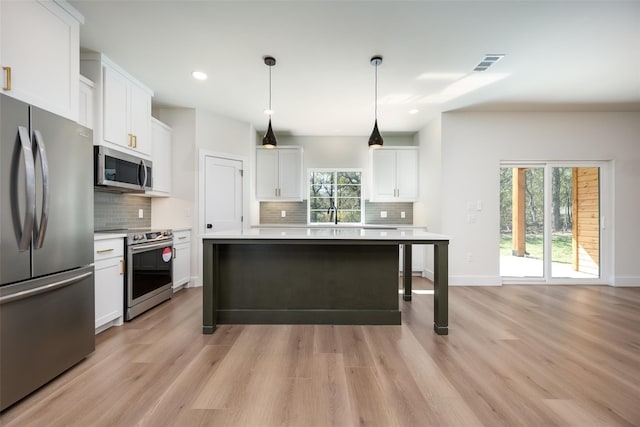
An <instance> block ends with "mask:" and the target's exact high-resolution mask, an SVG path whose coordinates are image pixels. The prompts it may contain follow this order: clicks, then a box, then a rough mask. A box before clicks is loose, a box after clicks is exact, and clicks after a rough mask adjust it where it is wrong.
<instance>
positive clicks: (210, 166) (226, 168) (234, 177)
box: [204, 156, 243, 233]
mask: <svg viewBox="0 0 640 427" xmlns="http://www.w3.org/2000/svg"><path fill="white" fill-rule="evenodd" d="M242 175H243V173H242V162H241V161H240V160H231V159H225V158H221V157H213V156H206V157H205V183H204V186H205V187H204V198H205V212H204V218H205V233H209V232H211V231H220V230H231V229H241V228H242V219H243V218H242Z"/></svg>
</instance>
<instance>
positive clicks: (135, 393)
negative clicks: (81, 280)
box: [0, 278, 640, 427]
mask: <svg viewBox="0 0 640 427" xmlns="http://www.w3.org/2000/svg"><path fill="white" fill-rule="evenodd" d="M429 286H430V285H429V283H428V282H426V281H425V280H424V279H417V278H415V279H414V287H415V288H416V289H420V288H422V289H424V288H428V287H429ZM201 296H202V294H201V288H200V289H197V288H196V289H187V290H184V291H181V292H179V293H177V294H176V295H175V296H174V299H173V300H171V301H170V302H168V303H165V304H163V305H161V306H159V307H157V308H155V309H153V310H151V311H149V312H147V313H145V314H144V315H143V316H141V317H139V318H137V319H135V320H134V321H133V322H130V323H126V324H125V325H124V326H122V327H116V328H111V329H109V330H107V331H106V332H104V333H102V334H100V335H98V337H97V347H96V351H95V352H94V353H93V354H92V355H91V356H90V357H88V358H87V359H86V360H85V361H84V362H82V363H80V364H79V365H77V366H76V367H74V368H73V369H71V370H70V371H68V372H67V373H65V374H63V375H62V376H60V377H59V378H57V379H56V380H54V381H52V382H51V383H49V384H48V385H47V386H45V387H44V388H42V389H41V390H40V391H38V392H36V393H34V394H32V395H31V396H30V397H28V398H27V399H25V400H23V401H22V402H20V403H18V404H17V405H15V406H13V407H12V408H10V409H8V410H7V411H5V412H4V413H3V414H2V416H1V418H0V424H1V425H3V426H6V427H9V426H134V425H143V426H197V425H212V426H243V427H244V426H333V425H336V426H354V425H372V426H430V425H432V426H465V427H466V426H476V425H484V426H501V425H503V426H554V425H559V426H567V425H575V426H599V425H602V426H605V425H606V426H611V425H616V426H617V425H620V426H632V425H636V426H637V425H640V288H612V287H606V286H503V287H453V288H450V302H449V308H450V312H449V324H450V328H449V335H448V336H438V335H435V334H434V333H433V332H432V319H433V305H432V296H431V295H414V297H413V301H412V302H410V303H406V302H403V301H400V305H401V307H402V316H403V324H402V326H304V325H303V326H291V325H276V326H266V325H251V326H232V325H223V326H221V327H220V328H219V329H218V330H217V331H216V332H215V333H214V334H213V335H203V334H202V333H201V323H202V322H201V321H202V318H201V304H202V303H201ZM43 363H46V361H43Z"/></svg>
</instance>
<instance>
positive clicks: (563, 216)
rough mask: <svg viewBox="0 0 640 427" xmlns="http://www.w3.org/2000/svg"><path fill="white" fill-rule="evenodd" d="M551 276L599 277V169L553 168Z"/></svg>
mask: <svg viewBox="0 0 640 427" xmlns="http://www.w3.org/2000/svg"><path fill="white" fill-rule="evenodd" d="M551 176H552V179H551V181H552V182H551V206H552V213H551V217H552V221H551V246H552V247H551V275H552V277H554V278H591V279H597V278H599V277H600V168H598V167H552V168H551Z"/></svg>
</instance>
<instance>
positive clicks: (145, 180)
mask: <svg viewBox="0 0 640 427" xmlns="http://www.w3.org/2000/svg"><path fill="white" fill-rule="evenodd" d="M141 162H142V170H143V171H144V181H142V186H143V187H146V186H147V176H148V174H149V172H147V164H146V163H145V162H144V160H141Z"/></svg>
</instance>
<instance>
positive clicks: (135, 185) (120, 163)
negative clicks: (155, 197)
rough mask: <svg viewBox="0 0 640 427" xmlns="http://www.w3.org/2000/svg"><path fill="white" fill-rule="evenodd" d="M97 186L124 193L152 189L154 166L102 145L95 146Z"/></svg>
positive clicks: (148, 161)
mask: <svg viewBox="0 0 640 427" xmlns="http://www.w3.org/2000/svg"><path fill="white" fill-rule="evenodd" d="M93 151H94V164H93V170H94V174H95V182H94V184H95V186H96V188H97V189H105V190H112V191H119V192H122V193H141V192H144V191H145V190H151V183H152V177H153V168H152V162H151V160H144V159H141V158H139V157H136V156H132V155H130V154H126V153H123V152H120V151H117V150H114V149H111V148H107V147H104V146H102V145H96V146H94V147H93Z"/></svg>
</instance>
